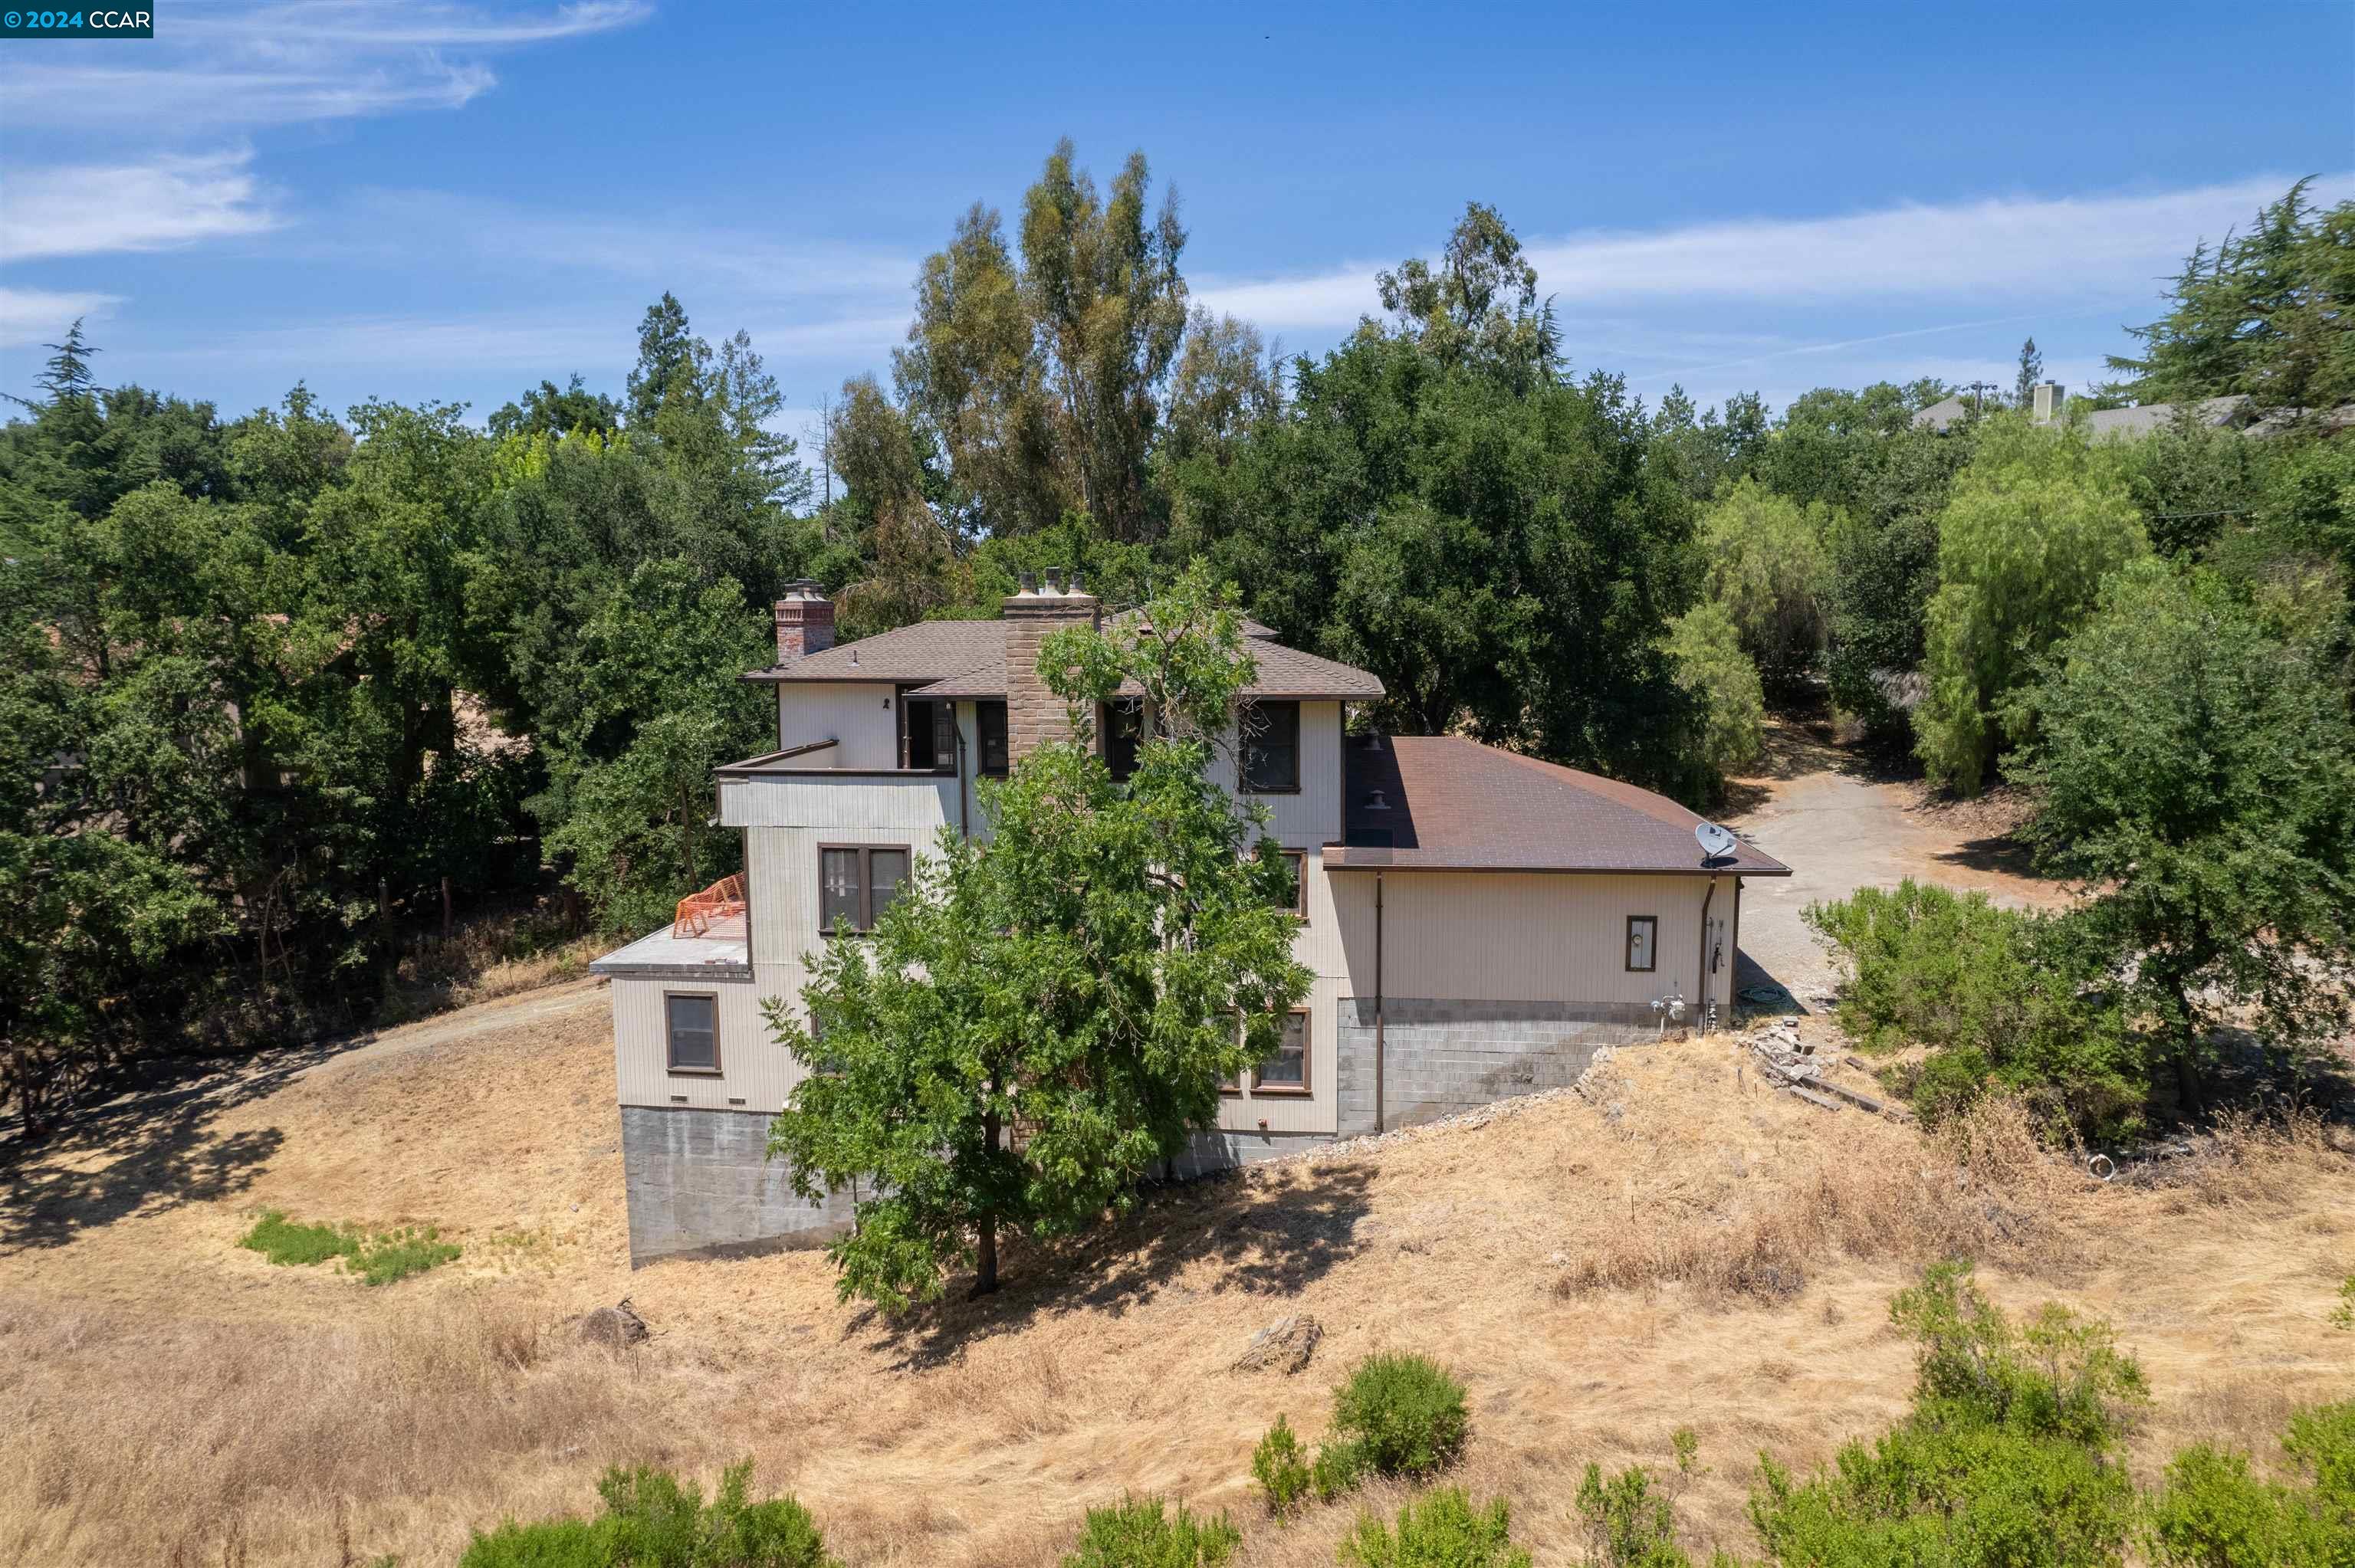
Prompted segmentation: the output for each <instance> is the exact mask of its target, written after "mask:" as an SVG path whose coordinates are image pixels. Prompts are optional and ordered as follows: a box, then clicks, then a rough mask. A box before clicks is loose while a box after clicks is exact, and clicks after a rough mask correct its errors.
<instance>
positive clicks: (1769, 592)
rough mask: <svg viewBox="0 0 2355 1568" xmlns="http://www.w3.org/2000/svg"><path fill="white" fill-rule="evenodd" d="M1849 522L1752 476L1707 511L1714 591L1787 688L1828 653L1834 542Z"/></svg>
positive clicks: (1760, 661) (1749, 647) (1768, 672)
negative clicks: (1769, 487) (1803, 503)
mask: <svg viewBox="0 0 2355 1568" xmlns="http://www.w3.org/2000/svg"><path fill="white" fill-rule="evenodd" d="M1845 521H1846V520H1845V519H1844V518H1841V517H1838V516H1835V514H1833V513H1832V512H1831V510H1830V509H1829V508H1828V507H1827V506H1826V505H1825V504H1824V503H1822V502H1820V501H1818V502H1814V503H1810V504H1808V505H1807V506H1805V507H1802V506H1800V505H1799V504H1798V503H1796V502H1793V501H1791V500H1788V499H1786V498H1785V497H1783V496H1779V495H1776V494H1774V493H1773V492H1771V491H1769V490H1767V489H1766V488H1765V487H1764V485H1761V484H1759V483H1758V482H1756V481H1754V480H1750V479H1743V480H1741V481H1738V482H1736V483H1735V484H1734V485H1733V487H1732V489H1731V490H1729V491H1727V492H1726V493H1724V494H1723V495H1722V496H1721V497H1720V499H1719V500H1718V502H1717V503H1716V504H1715V505H1713V506H1711V507H1710V509H1709V510H1708V511H1706V512H1704V513H1703V514H1701V521H1700V549H1701V555H1702V556H1703V558H1704V559H1705V560H1706V561H1707V563H1708V570H1709V577H1708V592H1709V596H1710V598H1711V599H1714V600H1716V602H1717V603H1718V604H1719V605H1721V607H1723V609H1724V610H1725V613H1726V614H1727V615H1728V616H1729V617H1730V618H1731V619H1732V624H1733V627H1734V630H1736V632H1737V633H1739V635H1740V637H1741V639H1742V651H1743V652H1745V653H1747V654H1748V655H1749V656H1750V659H1751V661H1752V662H1753V663H1755V664H1756V665H1757V667H1758V673H1759V674H1760V675H1761V676H1762V677H1764V678H1765V679H1767V680H1769V681H1770V682H1772V683H1774V685H1775V686H1776V688H1777V689H1778V690H1780V691H1782V692H1784V693H1786V694H1787V693H1790V692H1793V691H1795V690H1796V689H1797V688H1799V687H1800V686H1802V685H1803V684H1804V683H1806V679H1807V677H1808V676H1810V675H1811V674H1813V673H1814V671H1815V667H1816V664H1817V661H1818V660H1820V659H1821V657H1822V655H1823V651H1824V644H1825V641H1826V626H1827V620H1828V614H1827V606H1826V604H1825V596H1826V595H1827V594H1828V591H1829V588H1830V584H1831V580H1832V557H1831V544H1830V541H1831V539H1832V537H1833V535H1834V534H1835V532H1836V531H1837V530H1838V529H1839V528H1840V527H1842V526H1844V525H1845Z"/></svg>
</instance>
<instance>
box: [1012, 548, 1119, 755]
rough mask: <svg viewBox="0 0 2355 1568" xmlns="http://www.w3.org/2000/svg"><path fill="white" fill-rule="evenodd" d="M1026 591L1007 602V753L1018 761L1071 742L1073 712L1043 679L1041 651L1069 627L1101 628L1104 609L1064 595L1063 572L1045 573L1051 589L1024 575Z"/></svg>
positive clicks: (1080, 596) (1086, 597)
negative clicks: (1055, 744)
mask: <svg viewBox="0 0 2355 1568" xmlns="http://www.w3.org/2000/svg"><path fill="white" fill-rule="evenodd" d="M1022 577H1023V583H1022V591H1021V592H1020V593H1018V594H1016V595H1015V596H1014V597H1013V598H1011V599H1007V601H1006V603H1005V607H1004V609H1003V611H1002V613H1003V615H1004V617H1005V621H1006V755H1007V761H1008V762H1009V763H1011V762H1019V761H1021V760H1022V759H1023V758H1025V757H1028V755H1029V754H1030V753H1031V752H1033V751H1036V750H1037V749H1038V748H1039V747H1041V746H1044V745H1047V744H1048V743H1050V742H1051V741H1058V740H1069V739H1071V711H1070V709H1069V708H1067V707H1066V706H1065V705H1064V703H1063V699H1062V698H1060V697H1059V696H1057V695H1056V694H1054V693H1052V692H1050V691H1049V690H1048V689H1047V683H1046V682H1044V681H1042V680H1040V679H1039V645H1040V644H1042V643H1044V642H1045V641H1047V639H1048V638H1049V637H1050V635H1052V634H1053V633H1055V632H1057V631H1060V630H1062V629H1063V628H1064V627H1066V626H1085V627H1087V628H1089V629H1090V630H1094V629H1095V628H1097V627H1099V626H1101V625H1102V624H1103V613H1102V611H1103V607H1102V606H1101V605H1100V604H1099V603H1098V602H1097V600H1096V599H1095V596H1094V595H1092V594H1084V593H1080V592H1077V591H1072V592H1068V593H1067V592H1064V591H1062V590H1061V588H1060V583H1061V580H1062V569H1061V568H1060V567H1055V568H1053V569H1051V570H1050V571H1049V572H1048V574H1047V583H1048V586H1047V587H1046V588H1043V589H1042V588H1037V587H1034V586H1033V579H1032V577H1030V574H1029V573H1028V572H1025V573H1023V574H1022Z"/></svg>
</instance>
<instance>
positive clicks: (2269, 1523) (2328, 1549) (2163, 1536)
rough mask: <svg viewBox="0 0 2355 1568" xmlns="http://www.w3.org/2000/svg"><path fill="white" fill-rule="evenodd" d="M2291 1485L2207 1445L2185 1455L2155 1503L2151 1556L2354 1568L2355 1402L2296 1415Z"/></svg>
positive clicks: (2287, 1446)
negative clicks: (2295, 1480)
mask: <svg viewBox="0 0 2355 1568" xmlns="http://www.w3.org/2000/svg"><path fill="white" fill-rule="evenodd" d="M2282 1449H2283V1451H2284V1452H2285V1453H2286V1454H2287V1455H2288V1456H2289V1457H2290V1460H2291V1462H2292V1463H2293V1464H2294V1465H2295V1466H2296V1467H2297V1469H2299V1470H2300V1471H2301V1472H2303V1475H2302V1478H2301V1481H2300V1483H2299V1484H2297V1485H2294V1486H2286V1485H2283V1484H2280V1483H2278V1482H2274V1481H2268V1480H2264V1479H2263V1478H2259V1477H2258V1476H2257V1475H2255V1474H2254V1472H2253V1471H2252V1470H2251V1468H2250V1467H2249V1461H2248V1458H2247V1457H2246V1456H2244V1455H2241V1454H2235V1453H2231V1452H2220V1451H2219V1450H2217V1449H2214V1448H2211V1447H2210V1446H2207V1445H2206V1444H2201V1445H2200V1446H2196V1447H2191V1448H2187V1449H2185V1450H2183V1451H2182V1452H2181V1453H2179V1454H2178V1455H2176V1457H2175V1458H2174V1459H2173V1460H2172V1461H2171V1462H2170V1463H2169V1465H2168V1467H2167V1479H2166V1481H2165V1483H2164V1484H2163V1485H2162V1486H2161V1487H2160V1489H2159V1490H2158V1493H2157V1494H2156V1495H2155V1496H2153V1497H2152V1498H2151V1499H2150V1506H2149V1527H2148V1531H2147V1537H2148V1545H2149V1549H2150V1558H2151V1561H2152V1562H2153V1563H2159V1564H2164V1565H2167V1568H2176V1565H2180V1568H2257V1565H2259V1564H2264V1565H2265V1568H2276V1565H2278V1568H2345V1565H2346V1564H2347V1563H2355V1401H2350V1402H2348V1403H2344V1404H2326V1405H2320V1406H2318V1407H2317V1408H2315V1409H2312V1410H2302V1411H2300V1412H2298V1413H2297V1414H2296V1415H2293V1416H2292V1417H2290V1423H2289V1431H2288V1433H2287V1434H2286V1436H2284V1437H2283V1438H2282Z"/></svg>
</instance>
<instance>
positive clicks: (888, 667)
mask: <svg viewBox="0 0 2355 1568" xmlns="http://www.w3.org/2000/svg"><path fill="white" fill-rule="evenodd" d="M1131 613H1132V614H1133V613H1134V612H1131ZM1125 619H1126V617H1125V616H1114V617H1113V618H1111V622H1110V623H1111V624H1114V625H1117V624H1119V623H1120V622H1121V621H1122V620H1125ZM1243 634H1244V635H1245V636H1246V637H1248V638H1250V639H1251V641H1252V650H1251V652H1252V657H1253V658H1254V659H1256V660H1258V661H1259V674H1258V677H1257V678H1256V679H1254V680H1253V681H1252V683H1251V684H1250V685H1249V686H1248V687H1246V688H1245V689H1244V695H1246V696H1250V697H1260V698H1266V699H1275V698H1295V699H1315V700H1319V701H1325V702H1369V701H1371V700H1373V699H1374V698H1376V697H1379V696H1380V695H1381V694H1382V683H1381V682H1380V680H1379V679H1377V678H1376V677H1374V676H1373V675H1370V674H1369V673H1366V672H1365V671H1363V670H1360V669H1358V668H1356V667H1354V666H1352V665H1348V664H1344V663H1341V662H1338V661H1337V660H1332V659H1324V658H1319V657H1318V656H1317V655H1316V654H1314V653H1304V652H1301V651H1300V650H1299V649H1297V648H1287V647H1285V646H1284V644H1283V643H1281V642H1277V641H1273V639H1274V635H1275V634H1274V632H1273V631H1272V630H1270V629H1268V628H1267V627H1264V626H1262V625H1261V624H1260V623H1259V622H1258V621H1255V620H1249V619H1246V620H1244V622H1243ZM745 679H747V680H751V681H773V682H776V683H781V684H799V683H805V682H845V681H875V682H879V683H891V684H895V685H902V686H907V687H909V688H910V694H911V695H913V696H923V697H954V698H973V697H1002V696H1004V695H1006V623H1005V622H1004V621H1002V620H920V621H918V622H917V623H916V624H915V625H913V626H902V627H900V628H899V629H898V630H892V631H885V632H881V633H879V634H878V635H876V636H873V637H862V638H860V639H859V640H858V641H856V642H845V643H842V644H840V645H839V646H837V647H833V648H829V649H827V650H826V652H823V653H812V654H810V655H809V656H808V657H807V658H805V659H803V660H801V661H800V662H797V663H794V664H789V665H786V666H784V667H783V668H780V669H772V670H758V671H755V672H753V673H751V674H750V675H748V676H746V677H745ZM1131 690H1132V694H1133V690H1134V689H1133V688H1131Z"/></svg>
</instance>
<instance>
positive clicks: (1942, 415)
mask: <svg viewBox="0 0 2355 1568" xmlns="http://www.w3.org/2000/svg"><path fill="white" fill-rule="evenodd" d="M1970 414H1971V406H1970V405H1969V404H1968V403H1966V402H1964V401H1963V400H1962V399H1961V398H1960V397H1941V398H1939V399H1938V400H1937V401H1936V402H1934V403H1933V404H1931V405H1930V406H1929V407H1928V408H1924V409H1923V410H1922V411H1921V412H1920V413H1918V414H1916V415H1914V416H1913V428H1914V429H1917V430H1918V429H1925V428H1926V429H1933V430H1935V431H1937V432H1938V433H1939V434H1940V435H1944V434H1945V433H1946V428H1947V427H1948V426H1950V425H1952V424H1954V423H1955V421H1956V420H1957V419H1967V418H1970Z"/></svg>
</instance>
